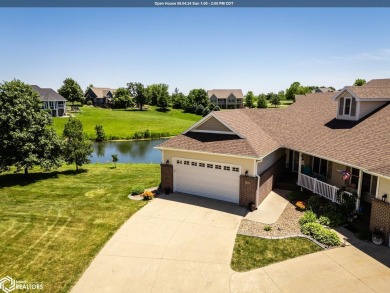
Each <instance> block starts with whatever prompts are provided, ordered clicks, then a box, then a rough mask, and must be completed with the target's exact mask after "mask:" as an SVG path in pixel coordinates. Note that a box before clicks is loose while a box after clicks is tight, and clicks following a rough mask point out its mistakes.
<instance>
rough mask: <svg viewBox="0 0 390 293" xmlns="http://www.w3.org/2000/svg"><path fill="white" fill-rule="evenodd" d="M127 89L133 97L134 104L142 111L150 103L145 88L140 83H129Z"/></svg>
mask: <svg viewBox="0 0 390 293" xmlns="http://www.w3.org/2000/svg"><path fill="white" fill-rule="evenodd" d="M127 88H128V90H129V92H130V96H132V97H133V99H134V102H135V103H136V104H137V106H138V108H139V109H140V110H141V111H142V109H143V106H144V105H147V104H148V103H149V98H148V95H147V93H146V90H145V87H144V85H143V84H142V83H140V82H129V83H128V84H127Z"/></svg>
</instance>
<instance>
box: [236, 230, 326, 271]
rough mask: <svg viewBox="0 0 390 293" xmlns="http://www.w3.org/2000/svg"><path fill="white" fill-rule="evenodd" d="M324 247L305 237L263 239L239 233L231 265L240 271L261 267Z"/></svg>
mask: <svg viewBox="0 0 390 293" xmlns="http://www.w3.org/2000/svg"><path fill="white" fill-rule="evenodd" d="M320 250H322V248H321V247H320V246H318V245H317V244H315V243H313V242H311V241H310V240H307V239H304V238H299V237H296V238H287V239H263V238H257V237H250V236H244V235H237V237H236V243H235V244H234V251H233V257H232V262H231V267H232V269H233V270H235V271H238V272H245V271H249V270H252V269H256V268H261V267H264V266H267V265H270V264H272V263H276V262H280V261H284V260H287V259H290V258H294V257H297V256H300V255H304V254H309V253H313V252H316V251H320Z"/></svg>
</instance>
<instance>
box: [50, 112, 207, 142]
mask: <svg viewBox="0 0 390 293" xmlns="http://www.w3.org/2000/svg"><path fill="white" fill-rule="evenodd" d="M75 116H76V117H77V118H78V119H80V120H81V122H82V123H83V126H84V131H85V132H86V133H87V135H88V137H89V138H91V139H94V138H95V137H96V133H95V125H97V124H100V125H103V128H104V131H105V133H106V136H107V139H110V140H113V139H132V138H135V137H134V135H135V133H136V132H144V131H145V130H147V129H149V131H150V132H151V133H152V134H153V135H156V137H157V136H158V137H159V136H173V135H177V134H179V133H181V132H183V131H184V130H186V129H187V128H189V127H190V126H191V125H193V124H194V123H195V122H197V121H199V120H200V119H201V118H202V117H201V116H198V115H195V114H190V113H183V112H182V110H177V109H170V110H169V111H167V112H160V111H158V110H157V109H156V107H149V109H148V110H146V111H138V110H127V111H125V110H111V109H102V108H98V107H96V108H95V107H88V106H84V107H82V108H81V113H76V114H75ZM67 120H68V119H67V118H54V128H55V129H56V131H57V133H58V134H62V131H63V129H64V125H65V123H66V121H67Z"/></svg>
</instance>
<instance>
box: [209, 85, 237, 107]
mask: <svg viewBox="0 0 390 293" xmlns="http://www.w3.org/2000/svg"><path fill="white" fill-rule="evenodd" d="M207 94H208V96H209V99H210V103H211V104H214V105H216V106H219V107H220V108H221V109H240V108H243V107H244V95H243V93H242V90H240V89H232V90H229V89H214V90H208V91H207Z"/></svg>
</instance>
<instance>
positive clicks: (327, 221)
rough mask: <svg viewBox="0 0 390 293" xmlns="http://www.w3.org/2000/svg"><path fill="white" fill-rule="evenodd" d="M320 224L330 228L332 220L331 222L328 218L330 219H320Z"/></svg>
mask: <svg viewBox="0 0 390 293" xmlns="http://www.w3.org/2000/svg"><path fill="white" fill-rule="evenodd" d="M318 222H319V223H320V224H321V225H325V226H329V225H330V220H329V218H328V217H325V216H321V217H319V219H318Z"/></svg>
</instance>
